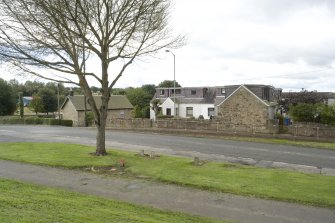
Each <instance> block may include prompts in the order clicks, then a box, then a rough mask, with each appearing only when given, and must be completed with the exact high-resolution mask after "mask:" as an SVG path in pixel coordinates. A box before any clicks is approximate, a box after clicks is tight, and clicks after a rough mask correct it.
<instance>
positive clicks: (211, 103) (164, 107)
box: [150, 85, 282, 119]
mask: <svg viewBox="0 0 335 223" xmlns="http://www.w3.org/2000/svg"><path fill="white" fill-rule="evenodd" d="M241 86H244V88H246V89H248V90H249V91H250V93H252V94H254V96H256V97H257V99H258V100H261V101H265V102H267V103H272V104H273V103H276V102H277V100H278V99H279V98H280V97H281V92H282V89H278V88H274V87H273V86H269V85H227V86H218V87H185V88H182V87H179V88H176V89H175V91H176V92H175V94H174V89H173V88H156V94H155V95H154V98H153V100H159V102H160V103H159V104H160V108H161V114H162V115H164V116H176V117H180V118H189V117H194V118H198V117H199V116H202V117H203V118H204V119H210V118H211V117H213V116H217V115H218V111H219V108H218V107H219V106H220V107H222V106H223V104H222V102H224V101H225V100H226V99H228V98H229V97H230V96H231V95H232V94H235V93H236V90H237V89H239V88H240V87H241ZM174 100H175V103H174ZM150 118H151V119H154V118H155V114H154V110H153V109H151V113H150Z"/></svg>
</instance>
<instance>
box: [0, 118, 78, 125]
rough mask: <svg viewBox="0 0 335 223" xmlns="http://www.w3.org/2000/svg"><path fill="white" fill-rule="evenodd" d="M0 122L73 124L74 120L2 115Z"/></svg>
mask: <svg viewBox="0 0 335 223" xmlns="http://www.w3.org/2000/svg"><path fill="white" fill-rule="evenodd" d="M0 124H25V125H61V126H72V124H73V122H72V120H63V119H61V120H59V119H54V118H39V117H36V116H33V117H25V118H21V117H20V116H3V117H0Z"/></svg>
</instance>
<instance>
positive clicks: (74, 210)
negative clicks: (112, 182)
mask: <svg viewBox="0 0 335 223" xmlns="http://www.w3.org/2000/svg"><path fill="white" fill-rule="evenodd" d="M0 194H1V196H0V222H13V223H14V222H20V223H21V222H71V223H75V222H78V223H82V222H91V223H94V222H118V223H119V222H145V223H147V222H153V223H156V222H176V223H179V222H189V223H193V222H219V221H215V220H211V219H208V218H202V217H196V216H191V215H187V214H182V213H176V212H169V211H161V210H158V209H153V208H148V207H142V206H138V205H132V204H128V203H125V202H119V201H112V200H108V199H103V198H99V197H96V196H90V195H83V194H80V193H74V192H68V191H65V190H60V189H52V188H47V187H41V186H35V185H32V184H25V183H19V182H16V181H9V180H4V179H1V178H0Z"/></svg>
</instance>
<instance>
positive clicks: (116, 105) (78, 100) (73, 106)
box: [61, 95, 133, 126]
mask: <svg viewBox="0 0 335 223" xmlns="http://www.w3.org/2000/svg"><path fill="white" fill-rule="evenodd" d="M94 100H95V102H96V103H97V106H98V107H100V106H101V97H100V96H94ZM85 107H86V112H90V111H91V108H90V106H89V104H88V103H86V106H85V97H84V96H83V95H75V96H68V97H67V98H66V100H65V102H64V103H63V105H62V107H61V109H62V112H63V118H64V119H69V120H72V121H73V125H74V126H85ZM132 110H133V106H132V104H131V103H130V102H129V100H128V99H127V97H126V96H124V95H112V96H111V97H110V100H109V103H108V116H107V123H108V122H109V120H111V119H117V118H124V119H129V118H131V117H132V114H131V113H132Z"/></svg>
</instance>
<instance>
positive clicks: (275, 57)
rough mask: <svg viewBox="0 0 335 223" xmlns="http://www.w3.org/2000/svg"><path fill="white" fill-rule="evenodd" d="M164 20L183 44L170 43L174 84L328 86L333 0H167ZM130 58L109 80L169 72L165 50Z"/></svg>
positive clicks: (333, 61)
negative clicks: (185, 41) (169, 1)
mask: <svg viewBox="0 0 335 223" xmlns="http://www.w3.org/2000/svg"><path fill="white" fill-rule="evenodd" d="M171 12H172V13H171V25H172V27H173V28H174V30H175V32H176V33H180V32H182V33H185V34H186V35H187V37H188V45H186V46H185V47H183V48H181V49H177V50H174V51H173V52H174V53H175V55H176V80H177V81H178V82H179V83H180V84H181V85H182V86H218V85H226V84H244V83H258V84H272V85H274V86H275V87H279V88H283V89H285V90H290V89H292V90H299V89H301V88H305V89H308V90H318V91H335V87H334V86H335V77H334V76H335V75H334V72H335V69H334V68H335V57H334V55H335V29H334V27H335V1H333V0H318V1H316V0H234V1H232V0H207V1H199V0H182V1H177V0H174V5H173V8H172V11H171ZM158 57H159V59H153V58H144V61H137V62H136V63H135V64H134V65H132V66H131V67H130V68H129V69H128V70H126V72H125V74H124V76H123V77H122V78H121V79H120V81H119V82H118V84H117V87H127V86H141V85H142V84H158V83H159V82H161V81H163V80H165V79H173V57H172V55H171V54H168V53H165V52H164V51H162V52H161V53H160V54H159V55H158Z"/></svg>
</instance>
